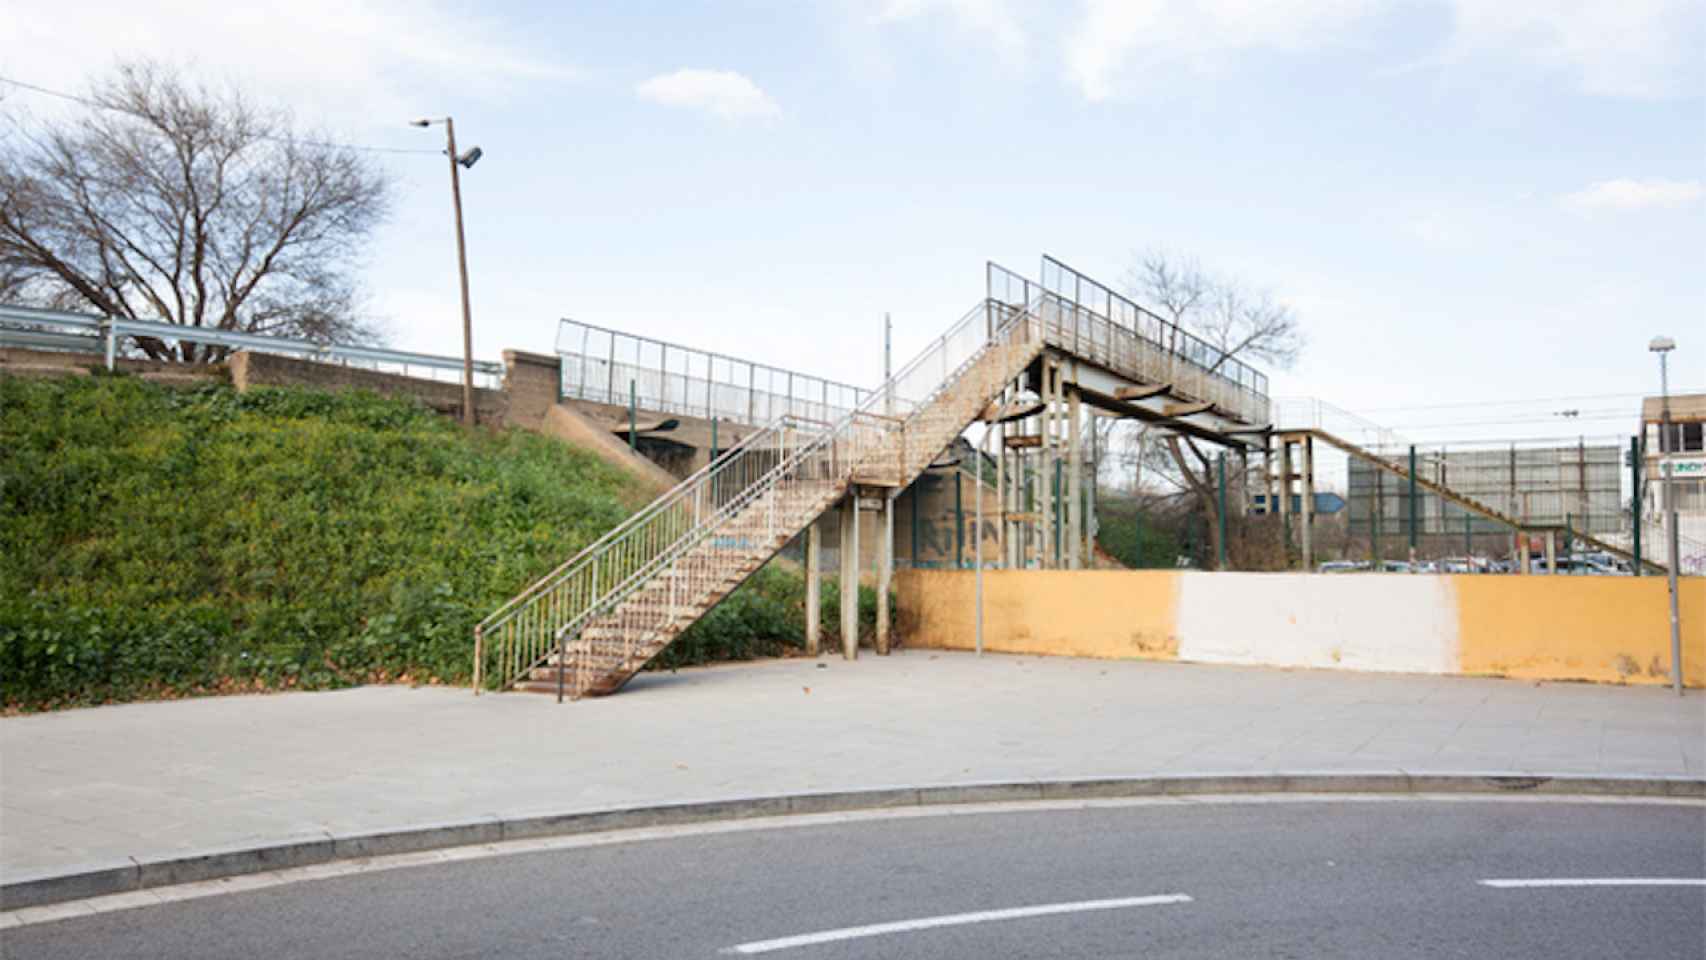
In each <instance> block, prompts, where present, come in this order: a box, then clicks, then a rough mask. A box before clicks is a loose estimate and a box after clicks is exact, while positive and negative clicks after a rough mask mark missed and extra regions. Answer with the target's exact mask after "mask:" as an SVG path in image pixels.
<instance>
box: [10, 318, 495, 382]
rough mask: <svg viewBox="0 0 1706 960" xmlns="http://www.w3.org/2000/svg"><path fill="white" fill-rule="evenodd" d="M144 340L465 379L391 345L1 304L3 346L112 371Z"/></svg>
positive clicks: (435, 360)
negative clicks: (76, 358)
mask: <svg viewBox="0 0 1706 960" xmlns="http://www.w3.org/2000/svg"><path fill="white" fill-rule="evenodd" d="M139 337H146V338H150V339H155V340H177V341H187V342H189V343H200V344H212V345H214V346H219V347H228V348H230V349H233V350H253V351H255V352H256V353H270V354H278V355H281V356H291V357H299V358H301V359H304V360H313V361H315V362H318V363H336V364H341V365H344V366H361V367H368V368H372V369H381V368H385V367H391V368H399V369H400V372H401V373H403V375H405V376H413V375H414V374H415V372H416V371H427V372H429V373H443V372H450V373H454V374H455V376H456V378H457V379H460V378H461V376H462V358H461V357H447V356H440V355H438V354H430V353H415V352H412V351H408V350H392V349H389V348H386V347H364V346H355V345H350V344H321V343H315V342H313V341H312V340H297V339H293V338H290V337H270V336H266V335H265V334H256V333H242V332H240V331H236V330H219V329H214V328H210V327H189V326H184V325H182V324H176V323H163V322H160V321H158V320H133V319H130V318H127V317H104V316H98V315H91V314H81V313H70V312H66V311H60V310H42V309H38V308H35V307H20V306H12V305H6V304H0V346H20V347H32V348H35V349H54V350H66V351H70V352H77V353H103V352H104V353H105V355H106V364H107V369H109V370H110V369H112V368H113V366H114V365H115V363H116V361H117V359H118V345H119V342H120V341H121V340H124V339H126V338H129V339H133V340H134V339H136V338H139ZM503 372H504V368H503V364H501V363H497V362H494V361H490V360H476V361H474V374H475V382H476V383H481V384H482V385H484V386H493V387H495V386H497V385H498V383H499V381H500V380H501V379H502V377H503Z"/></svg>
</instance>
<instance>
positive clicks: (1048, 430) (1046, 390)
mask: <svg viewBox="0 0 1706 960" xmlns="http://www.w3.org/2000/svg"><path fill="white" fill-rule="evenodd" d="M1042 377H1043V389H1042V395H1043V409H1042V423H1041V425H1040V426H1039V428H1038V429H1039V430H1040V432H1041V434H1042V446H1040V447H1038V448H1037V472H1038V474H1039V476H1038V478H1037V489H1038V494H1039V500H1040V501H1041V503H1040V506H1041V507H1042V510H1041V511H1040V516H1039V517H1038V518H1037V519H1038V521H1039V524H1038V525H1039V527H1040V530H1039V536H1040V539H1039V542H1038V544H1037V552H1038V553H1039V554H1040V556H1039V557H1038V558H1037V560H1038V565H1039V566H1041V567H1042V568H1044V569H1047V568H1048V566H1049V549H1048V545H1049V541H1050V538H1051V537H1053V536H1054V533H1053V531H1054V510H1055V502H1054V492H1053V491H1052V490H1051V489H1049V480H1050V478H1051V477H1052V476H1053V474H1054V458H1055V450H1054V370H1053V367H1052V365H1051V364H1049V363H1048V362H1047V361H1046V360H1045V361H1044V362H1043V365H1042Z"/></svg>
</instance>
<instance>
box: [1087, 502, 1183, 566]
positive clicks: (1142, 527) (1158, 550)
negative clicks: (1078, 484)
mask: <svg viewBox="0 0 1706 960" xmlns="http://www.w3.org/2000/svg"><path fill="white" fill-rule="evenodd" d="M1096 521H1097V530H1096V542H1097V543H1099V544H1101V545H1102V549H1104V550H1106V551H1108V553H1109V554H1110V555H1112V556H1113V557H1114V559H1116V560H1118V561H1119V562H1121V563H1123V564H1125V565H1126V566H1128V567H1130V568H1132V569H1134V570H1142V569H1165V570H1170V569H1172V568H1173V567H1174V565H1175V564H1176V563H1177V561H1178V558H1179V557H1180V556H1181V555H1184V554H1188V553H1189V552H1190V548H1189V546H1188V545H1187V544H1186V543H1185V542H1184V540H1183V539H1182V538H1181V537H1180V535H1179V529H1178V528H1179V526H1180V521H1179V519H1178V518H1177V517H1174V516H1170V515H1167V514H1165V513H1162V512H1160V511H1156V510H1150V509H1146V508H1145V505H1144V504H1143V503H1142V502H1140V501H1139V500H1137V499H1135V498H1132V497H1129V496H1118V495H1113V494H1109V495H1107V496H1105V497H1104V498H1103V499H1101V500H1099V501H1098V502H1097V504H1096Z"/></svg>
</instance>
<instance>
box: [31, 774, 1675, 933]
mask: <svg viewBox="0 0 1706 960" xmlns="http://www.w3.org/2000/svg"><path fill="white" fill-rule="evenodd" d="M1253 793H1280V794H1284V793H1298V794H1398V795H1401V794H1430V793H1451V794H1488V795H1500V794H1512V793H1533V794H1543V795H1549V796H1600V797H1612V796H1623V797H1669V798H1675V799H1690V800H1702V799H1706V778H1692V777H1642V776H1604V775H1599V776H1581V775H1559V776H1549V775H1545V774H1536V773H1488V772H1481V773H1462V774H1443V773H1425V774H1408V773H1405V772H1403V771H1401V770H1389V771H1375V772H1367V773H1340V772H1333V773H1306V772H1297V773H1285V772H1275V773H1265V774H1232V775H1222V774H1209V773H1204V774H1186V775H1174V776H1157V777H1101V778H1077V779H1062V780H1018V781H1006V782H989V783H963V784H949V785H941V786H925V787H880V788H875V789H869V790H841V791H833V792H825V793H800V794H786V795H771V796H755V797H737V798H728V799H718V800H705V801H698V802H685V803H672V804H662V805H655V806H638V807H627V808H622V809H613V810H592V811H583V812H571V813H544V814H538V815H530V816H521V817H511V818H507V819H505V818H500V817H496V816H484V817H478V818H474V819H470V820H465V821H459V822H453V823H441V824H430V825H426V826H418V827H410V828H405V829H399V830H387V831H378V832H370V833H359V834H349V835H339V836H334V835H332V834H329V833H322V834H307V835H303V836H301V837H299V838H297V839H294V840H291V841H287V842H282V843H280V842H274V843H268V844H262V845H256V846H253V847H240V848H230V849H221V850H208V851H201V852H197V853H193V854H189V855H187V856H175V857H164V858H156V859H148V860H137V859H134V858H132V859H130V860H128V862H123V863H119V862H114V863H101V864H88V865H85V866H80V867H78V868H75V869H72V870H68V871H60V872H56V873H51V874H47V873H42V874H34V875H24V876H16V877H8V878H6V879H5V881H4V882H3V883H0V910H7V911H9V910H18V909H22V908H26V907H39V906H46V905H49V904H55V903H65V902H68V901H73V900H82V899H86V898H91V897H100V896H108V895H111V894H119V893H131V892H135V891H138V890H148V889H154V888H158V887H166V886H172V885H174V884H181V883H192V882H197V881H204V880H216V879H220V878H224V877H235V876H241V875H244V874H251V873H261V872H266V871H271V870H281V869H286V868H290V867H303V866H311V865H314V864H319V863H327V862H331V861H334V860H357V859H364V858H369V857H377V856H385V855H390V854H397V853H415V852H419V851H424V850H438V849H445V848H449V847H461V846H470V845H480V844H490V843H499V842H503V841H507V840H522V839H533V838H539V837H551V836H571V835H576V834H586V833H600V832H605V831H613V830H631V829H638V828H643V827H659V826H679V825H683V824H691V823H706V822H714V821H719V820H738V819H752V818H756V817H780V816H790V815H802V814H813V813H842V812H849V811H856V810H876V809H885V808H897V807H928V806H940V805H949V804H977V803H1008V802H1026V801H1046V800H1074V799H1083V800H1092V799H1115V798H1125V797H1146V796H1216V795H1230V794H1253Z"/></svg>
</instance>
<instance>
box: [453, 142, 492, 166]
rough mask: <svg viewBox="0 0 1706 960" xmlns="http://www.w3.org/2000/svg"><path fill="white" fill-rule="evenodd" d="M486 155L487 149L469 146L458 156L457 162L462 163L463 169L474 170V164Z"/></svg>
mask: <svg viewBox="0 0 1706 960" xmlns="http://www.w3.org/2000/svg"><path fill="white" fill-rule="evenodd" d="M485 155H486V151H484V150H481V149H480V148H479V147H469V148H468V150H467V151H466V152H465V153H463V154H462V156H460V157H457V158H456V162H457V163H460V164H462V169H464V170H472V169H473V168H474V164H476V163H479V162H480V158H481V157H483V156H485Z"/></svg>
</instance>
